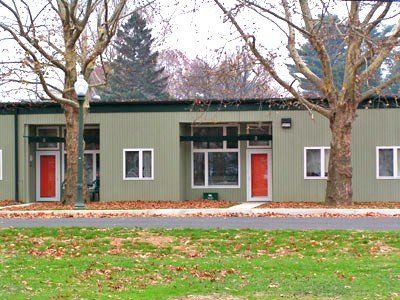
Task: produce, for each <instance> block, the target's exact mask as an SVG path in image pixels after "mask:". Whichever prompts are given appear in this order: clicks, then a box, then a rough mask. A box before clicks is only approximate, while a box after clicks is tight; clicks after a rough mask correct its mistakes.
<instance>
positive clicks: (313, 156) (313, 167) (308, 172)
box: [304, 147, 331, 179]
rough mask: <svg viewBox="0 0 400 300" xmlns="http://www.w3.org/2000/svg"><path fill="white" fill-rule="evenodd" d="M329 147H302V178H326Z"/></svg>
mask: <svg viewBox="0 0 400 300" xmlns="http://www.w3.org/2000/svg"><path fill="white" fill-rule="evenodd" d="M330 149H331V148H330V147H305V148H304V179H326V178H328V163H329V152H330Z"/></svg>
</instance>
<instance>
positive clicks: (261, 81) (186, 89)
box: [160, 49, 277, 99]
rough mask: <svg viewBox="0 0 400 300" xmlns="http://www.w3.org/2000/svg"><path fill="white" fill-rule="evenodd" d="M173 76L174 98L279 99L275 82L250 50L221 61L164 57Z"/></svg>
mask: <svg viewBox="0 0 400 300" xmlns="http://www.w3.org/2000/svg"><path fill="white" fill-rule="evenodd" d="M160 61H161V64H162V65H163V66H165V68H166V69H165V71H166V73H167V74H168V75H169V79H168V92H169V93H170V95H171V96H172V97H174V98H178V99H195V98H198V97H199V96H201V97H203V98H205V99H235V98H236V99H248V98H267V97H276V96H277V92H276V91H275V90H274V87H273V85H272V84H271V82H272V78H271V76H270V75H269V74H268V73H267V72H266V71H265V69H264V68H263V67H262V66H261V65H260V64H258V63H257V62H255V61H254V59H253V58H252V57H251V56H250V55H249V53H248V52H247V49H240V50H238V51H237V52H236V53H232V54H225V55H223V56H222V58H221V59H218V60H217V59H216V60H214V61H211V62H210V61H207V60H205V59H200V58H198V57H197V58H196V59H189V58H187V57H186V56H185V55H184V54H183V53H182V52H180V51H173V50H168V51H164V52H162V53H161V59H160Z"/></svg>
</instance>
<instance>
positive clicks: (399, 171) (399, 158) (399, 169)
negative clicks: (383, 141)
mask: <svg viewBox="0 0 400 300" xmlns="http://www.w3.org/2000/svg"><path fill="white" fill-rule="evenodd" d="M399 175H400V148H397V176H399Z"/></svg>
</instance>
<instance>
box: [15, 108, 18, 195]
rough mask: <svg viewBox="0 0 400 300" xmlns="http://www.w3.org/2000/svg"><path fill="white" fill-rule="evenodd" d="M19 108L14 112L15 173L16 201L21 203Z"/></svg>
mask: <svg viewBox="0 0 400 300" xmlns="http://www.w3.org/2000/svg"><path fill="white" fill-rule="evenodd" d="M18 126H19V122H18V108H15V111H14V145H15V147H14V172H15V178H14V179H15V183H14V184H15V186H14V189H15V201H17V202H18V201H19V145H18Z"/></svg>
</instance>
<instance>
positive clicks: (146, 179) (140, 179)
mask: <svg viewBox="0 0 400 300" xmlns="http://www.w3.org/2000/svg"><path fill="white" fill-rule="evenodd" d="M151 180H154V178H124V181H151Z"/></svg>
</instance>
